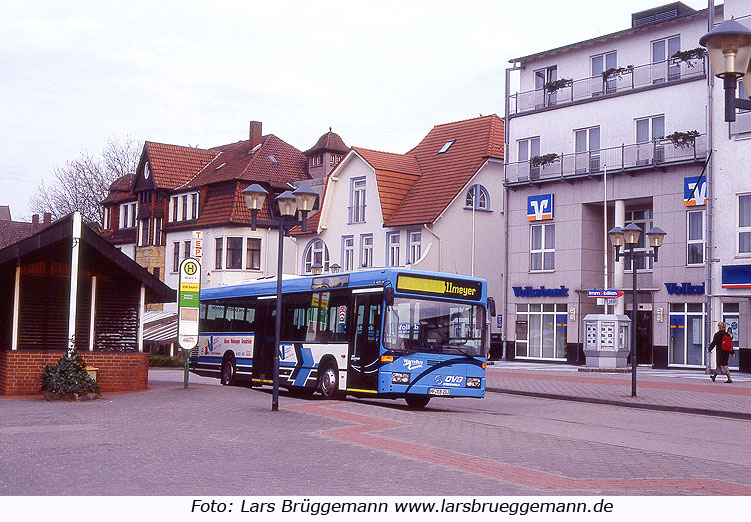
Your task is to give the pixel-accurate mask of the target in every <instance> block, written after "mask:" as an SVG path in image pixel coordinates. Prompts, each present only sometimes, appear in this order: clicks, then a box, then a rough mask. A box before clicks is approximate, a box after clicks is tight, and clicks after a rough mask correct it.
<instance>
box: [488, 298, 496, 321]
mask: <svg viewBox="0 0 751 522" xmlns="http://www.w3.org/2000/svg"><path fill="white" fill-rule="evenodd" d="M488 313H489V314H490V317H495V299H494V298H492V297H488Z"/></svg>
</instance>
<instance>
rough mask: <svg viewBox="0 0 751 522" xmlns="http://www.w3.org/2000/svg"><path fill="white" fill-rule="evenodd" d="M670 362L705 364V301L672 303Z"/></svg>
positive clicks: (691, 364) (694, 364)
mask: <svg viewBox="0 0 751 522" xmlns="http://www.w3.org/2000/svg"><path fill="white" fill-rule="evenodd" d="M669 344H670V346H669V349H668V362H669V363H670V364H678V365H688V366H704V353H705V350H704V303H671V304H670V339H669Z"/></svg>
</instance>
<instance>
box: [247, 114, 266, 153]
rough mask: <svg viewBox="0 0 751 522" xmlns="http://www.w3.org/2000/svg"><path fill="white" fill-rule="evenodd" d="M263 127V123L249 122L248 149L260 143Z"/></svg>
mask: <svg viewBox="0 0 751 522" xmlns="http://www.w3.org/2000/svg"><path fill="white" fill-rule="evenodd" d="M262 127H263V123H261V122H260V121H251V122H250V148H251V150H252V149H253V148H254V147H255V146H256V145H258V144H259V143H261V138H262V137H263V132H262V131H261V129H262Z"/></svg>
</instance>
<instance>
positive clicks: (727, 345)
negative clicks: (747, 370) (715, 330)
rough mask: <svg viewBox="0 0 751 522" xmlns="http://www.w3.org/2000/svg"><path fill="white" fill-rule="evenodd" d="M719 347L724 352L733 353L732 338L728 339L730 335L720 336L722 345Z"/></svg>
mask: <svg viewBox="0 0 751 522" xmlns="http://www.w3.org/2000/svg"><path fill="white" fill-rule="evenodd" d="M720 347H721V348H722V349H723V351H725V352H732V351H733V338H732V337H730V334H728V333H726V334H725V335H723V336H722V344H721V345H720Z"/></svg>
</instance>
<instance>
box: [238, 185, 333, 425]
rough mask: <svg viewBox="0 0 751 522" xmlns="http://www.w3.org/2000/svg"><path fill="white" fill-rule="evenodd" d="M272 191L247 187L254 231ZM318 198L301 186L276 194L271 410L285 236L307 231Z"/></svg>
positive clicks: (276, 381)
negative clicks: (295, 229) (297, 230)
mask: <svg viewBox="0 0 751 522" xmlns="http://www.w3.org/2000/svg"><path fill="white" fill-rule="evenodd" d="M268 195H269V193H268V192H267V191H266V189H264V188H263V187H262V186H260V185H258V184H257V183H253V184H252V185H251V186H249V187H248V188H246V189H245V190H243V196H245V204H246V205H247V207H248V210H250V215H251V222H250V228H251V230H255V229H256V219H257V215H258V211H259V210H261V208H263V203H264V201H266V197H267V196H268ZM316 199H318V194H317V193H316V192H315V191H314V190H312V189H310V188H307V187H300V188H298V189H296V190H295V191H294V192H291V191H289V190H286V191H284V192H282V193H281V194H279V195H278V196H277V197H276V202H277V205H278V207H279V216H278V218H276V219H273V218H272V220H273V221H274V222H275V223H276V224H277V225H278V226H279V246H278V250H277V252H278V253H277V268H276V324H275V326H274V373H273V376H272V381H273V391H272V394H271V411H278V410H279V340H280V337H281V330H282V264H283V263H282V261H283V259H284V236H285V234H287V233H288V232H289V229H290V228H292V227H295V226H298V225H299V226H301V227H302V231H303V232H305V230H306V228H305V223H306V221H307V217H308V212H310V211H311V210H313V206H314V205H315V203H316ZM298 211H299V212H300V214H301V215H300V218H301V219H299V220H298V219H295V215H296V214H297V212H298Z"/></svg>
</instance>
